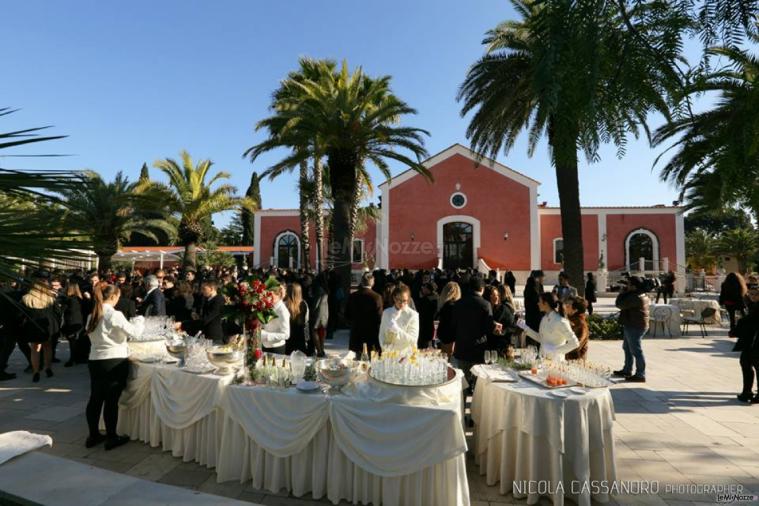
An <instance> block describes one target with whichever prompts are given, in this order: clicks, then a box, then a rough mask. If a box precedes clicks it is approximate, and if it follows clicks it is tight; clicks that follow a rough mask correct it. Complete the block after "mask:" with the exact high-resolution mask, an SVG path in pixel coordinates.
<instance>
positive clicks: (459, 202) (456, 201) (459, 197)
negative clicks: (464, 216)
mask: <svg viewBox="0 0 759 506" xmlns="http://www.w3.org/2000/svg"><path fill="white" fill-rule="evenodd" d="M451 205H452V206H453V207H455V208H456V209H461V208H462V207H464V206H465V205H466V195H464V194H463V193H454V194H453V195H451Z"/></svg>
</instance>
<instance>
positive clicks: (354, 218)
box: [350, 183, 364, 244]
mask: <svg viewBox="0 0 759 506" xmlns="http://www.w3.org/2000/svg"><path fill="white" fill-rule="evenodd" d="M363 199H364V187H363V185H361V184H358V183H357V184H356V191H355V192H354V193H353V196H352V197H351V223H350V236H351V244H353V239H355V238H356V228H357V227H358V212H359V211H360V210H361V201H362V200H363Z"/></svg>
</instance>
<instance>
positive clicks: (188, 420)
mask: <svg viewBox="0 0 759 506" xmlns="http://www.w3.org/2000/svg"><path fill="white" fill-rule="evenodd" d="M230 380H231V377H229V376H227V377H220V376H214V375H212V374H203V375H198V374H190V373H187V372H183V371H180V370H179V369H177V368H176V367H175V366H171V365H168V366H167V365H153V364H141V363H138V362H132V364H131V372H130V380H129V383H128V386H127V389H126V390H125V391H124V393H123V394H122V395H121V399H120V400H119V408H120V409H119V423H118V428H117V430H118V431H119V433H121V434H128V435H129V436H130V437H131V438H132V439H138V440H140V441H143V442H145V443H148V444H149V445H150V446H153V447H157V446H161V447H162V448H163V450H164V451H170V452H171V454H172V455H173V456H175V457H182V459H183V460H184V461H185V462H190V461H195V462H198V463H199V464H203V465H205V466H208V467H215V466H216V459H217V456H218V448H219V444H220V443H221V436H222V433H221V429H222V422H223V417H222V414H221V412H220V411H219V406H220V403H221V400H222V395H223V392H224V387H225V386H226V385H227V384H228V383H229V382H230Z"/></svg>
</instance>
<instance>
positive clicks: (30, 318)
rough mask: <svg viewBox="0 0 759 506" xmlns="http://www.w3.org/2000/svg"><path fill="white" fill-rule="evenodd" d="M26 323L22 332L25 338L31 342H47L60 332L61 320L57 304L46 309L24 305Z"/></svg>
mask: <svg viewBox="0 0 759 506" xmlns="http://www.w3.org/2000/svg"><path fill="white" fill-rule="evenodd" d="M23 312H24V323H23V324H22V327H21V332H22V336H23V338H24V340H25V341H26V342H29V343H46V342H49V341H50V339H51V338H52V337H53V336H54V335H56V334H57V333H58V332H60V330H61V327H60V322H59V320H58V315H57V314H56V310H55V306H53V305H51V306H49V307H46V308H44V309H34V308H30V307H26V306H24V308H23Z"/></svg>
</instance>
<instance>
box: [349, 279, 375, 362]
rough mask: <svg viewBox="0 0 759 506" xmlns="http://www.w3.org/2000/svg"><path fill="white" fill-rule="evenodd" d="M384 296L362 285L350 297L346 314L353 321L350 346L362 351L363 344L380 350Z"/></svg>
mask: <svg viewBox="0 0 759 506" xmlns="http://www.w3.org/2000/svg"><path fill="white" fill-rule="evenodd" d="M382 309H383V307H382V297H380V296H379V294H377V293H376V292H375V291H374V290H372V289H371V288H366V287H361V288H359V289H358V290H356V291H355V292H353V293H352V294H350V297H348V305H347V308H346V313H345V316H346V318H347V319H348V320H349V321H350V323H351V334H350V343H349V345H348V348H349V349H350V350H351V351H353V352H355V353H361V351H362V349H363V344H364V343H366V345H367V348H368V349H369V350H370V351H371V349H372V348H374V349H376V350H377V351H379V350H380V349H381V348H380V342H379V327H380V321H381V320H382Z"/></svg>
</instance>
